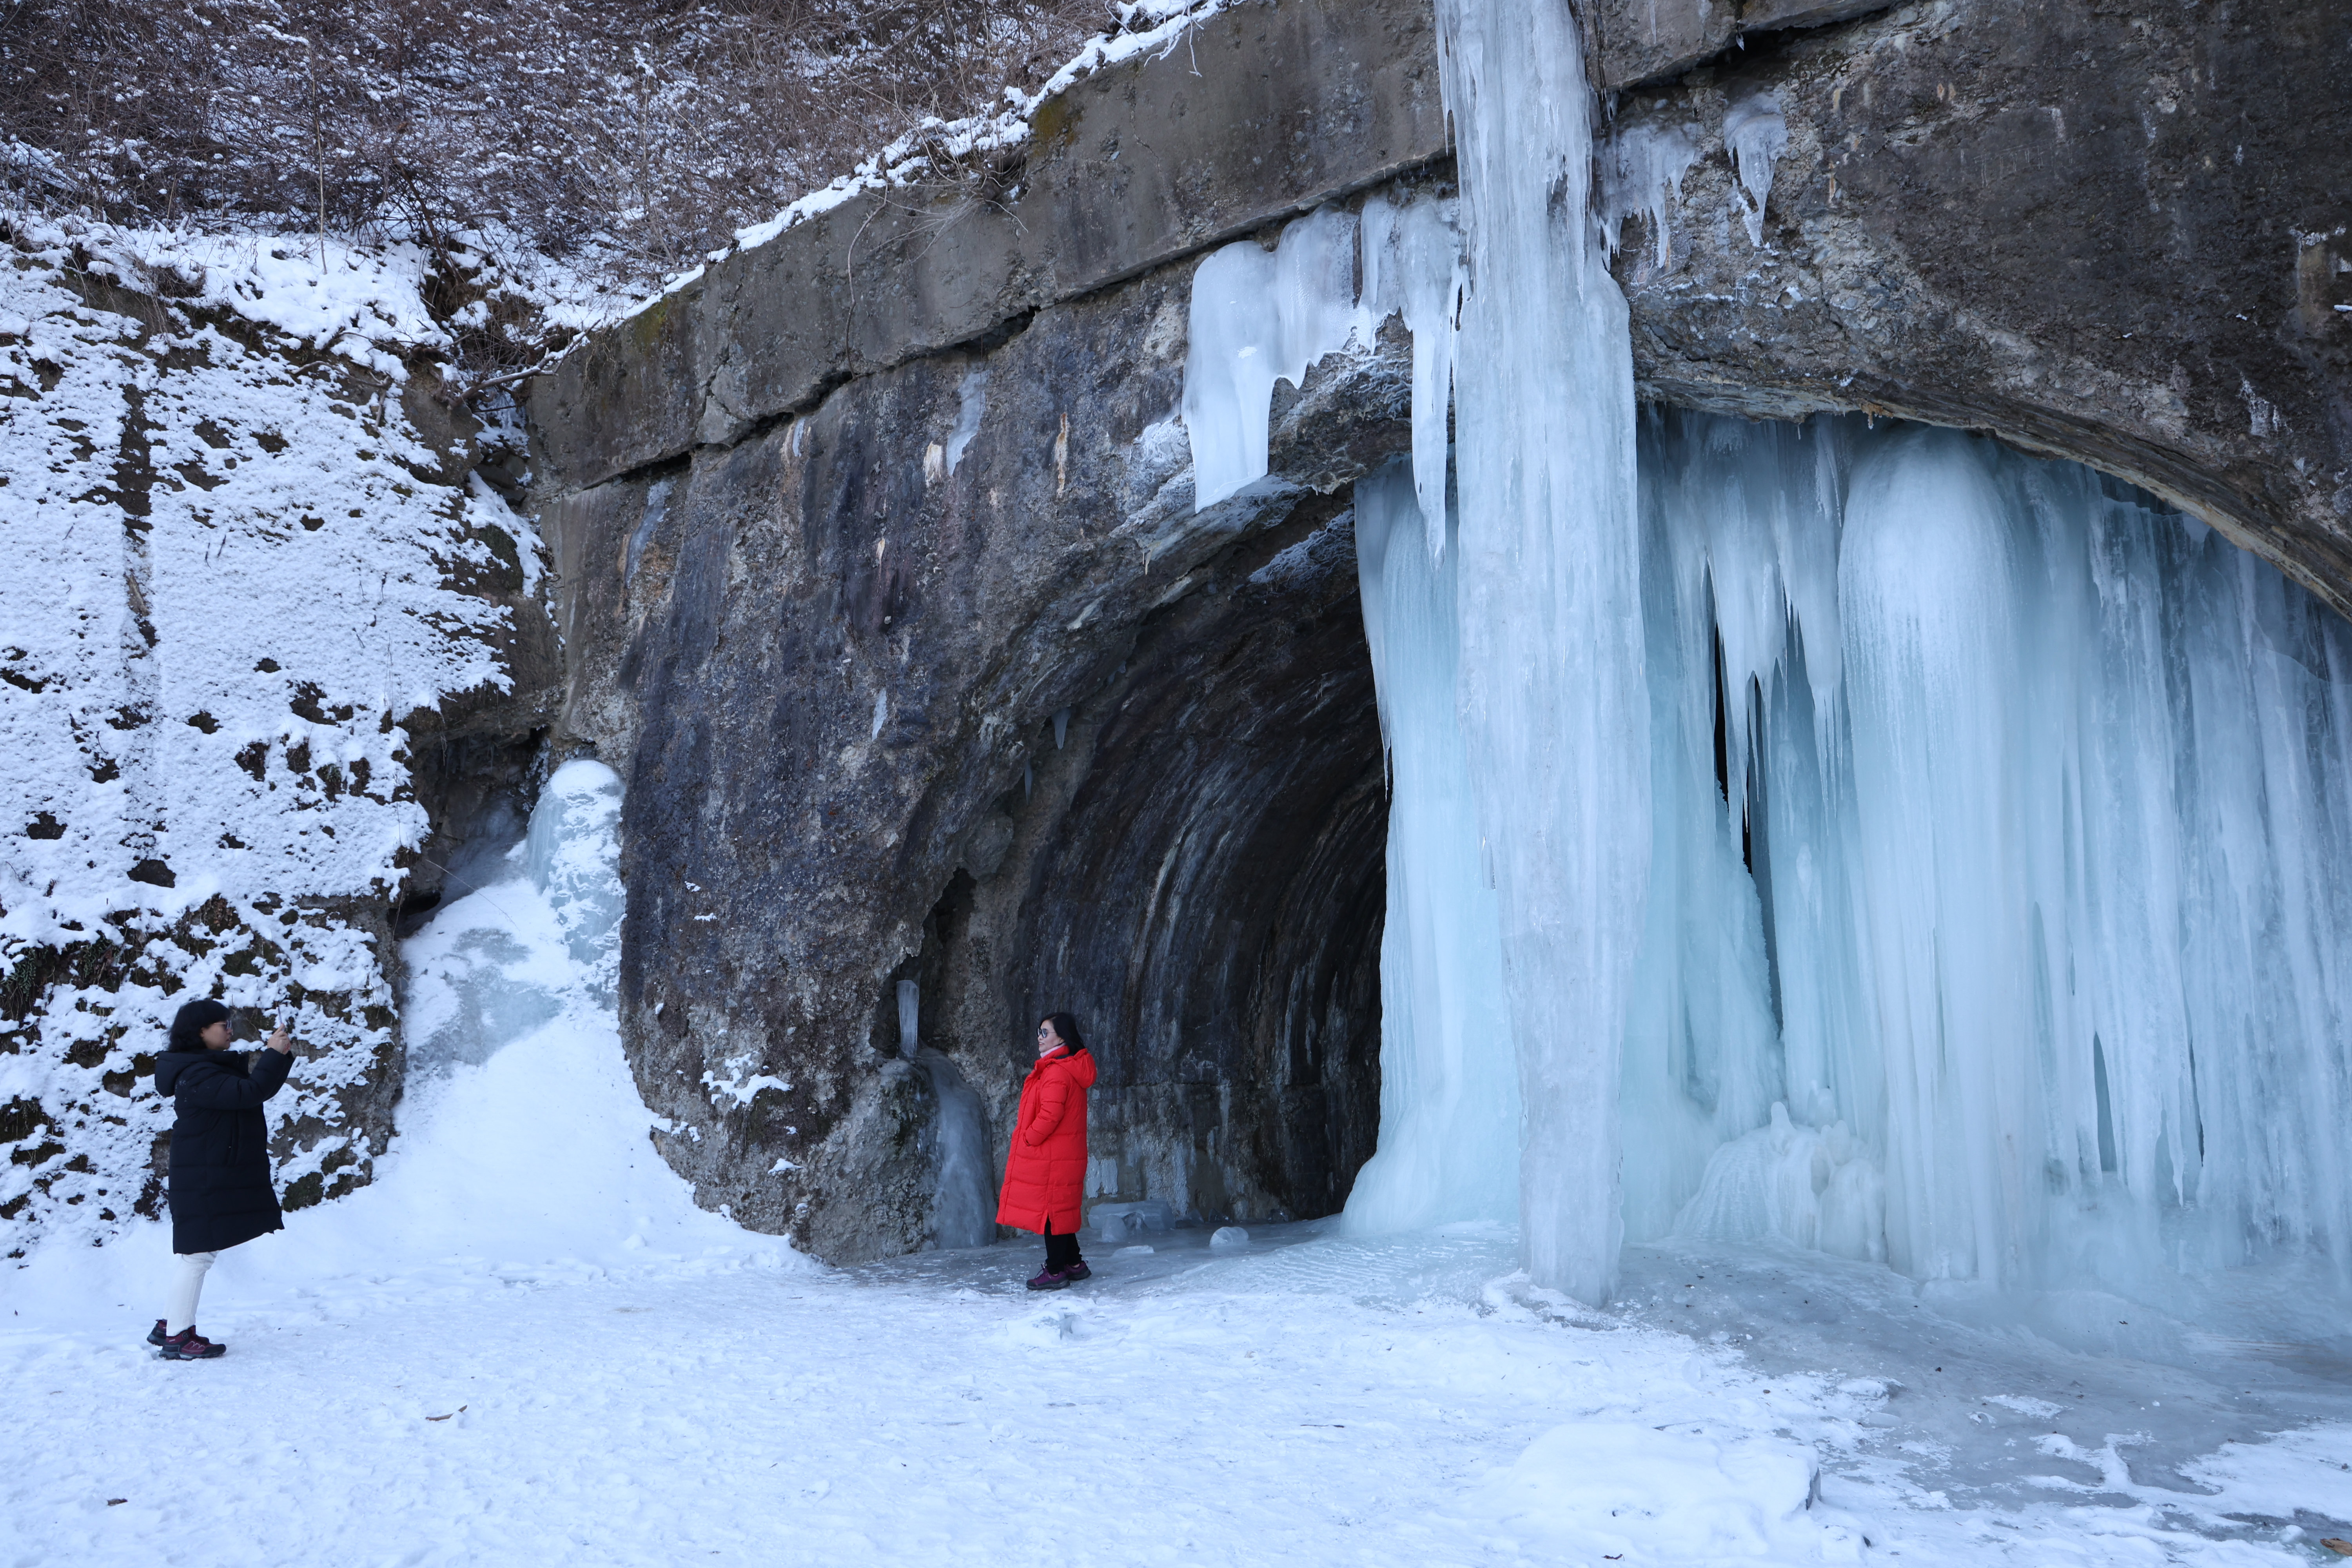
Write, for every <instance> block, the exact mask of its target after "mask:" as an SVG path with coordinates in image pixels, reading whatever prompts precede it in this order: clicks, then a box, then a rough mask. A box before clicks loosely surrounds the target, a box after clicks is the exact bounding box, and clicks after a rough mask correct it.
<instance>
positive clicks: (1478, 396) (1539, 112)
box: [1437, 0, 1650, 1302]
mask: <svg viewBox="0 0 2352 1568" xmlns="http://www.w3.org/2000/svg"><path fill="white" fill-rule="evenodd" d="M1437 18H1438V37H1439V49H1440V67H1441V71H1442V77H1443V81H1444V91H1445V101H1446V107H1447V109H1448V110H1450V111H1451V113H1452V114H1453V116H1454V126H1455V135H1456V147H1457V157H1458V166H1459V169H1460V173H1461V180H1462V230H1463V236H1464V240H1465V248H1466V253H1467V266H1466V273H1467V285H1466V290H1465V296H1464V301H1463V307H1462V328H1461V336H1460V339H1459V342H1458V343H1457V345H1456V355H1457V359H1456V363H1455V367H1454V419H1455V431H1456V437H1455V457H1454V462H1455V469H1456V474H1457V482H1458V486H1459V492H1460V509H1461V529H1460V541H1459V549H1460V563H1459V571H1460V574H1461V576H1460V589H1459V614H1460V617H1461V635H1462V667H1461V702H1462V714H1461V717H1462V729H1463V734H1464V738H1465V741H1466V742H1467V746H1468V753H1469V759H1470V773H1471V778H1472V782H1473V785H1474V788H1475V794H1476V797H1477V801H1478V815H1479V820H1480V823H1481V825H1482V832H1483V834H1484V837H1485V840H1486V843H1485V846H1484V854H1485V858H1486V860H1487V862H1488V863H1489V864H1490V865H1491V866H1492V868H1493V875H1494V879H1495V889H1496V895H1497V901H1498V904H1499V908H1500V912H1501V922H1502V943H1503V968H1504V980H1505V988H1506V990H1507V993H1508V995H1509V998H1510V1007H1511V1028H1512V1034H1513V1036H1514V1037H1515V1039H1516V1040H1517V1047H1518V1060H1519V1091H1520V1098H1521V1101H1522V1105H1523V1113H1524V1121H1523V1141H1522V1147H1521V1156H1520V1167H1519V1208H1520V1224H1521V1236H1522V1238H1523V1242H1522V1245H1523V1250H1524V1254H1525V1260H1526V1264H1527V1268H1528V1273H1529V1274H1530V1275H1531V1276H1532V1277H1533V1278H1534V1279H1536V1280H1537V1281H1538V1283H1541V1284H1546V1285H1552V1286H1557V1287H1559V1288H1560V1289H1565V1290H1567V1291H1569V1292H1570V1293H1571V1294H1573V1295H1575V1296H1577V1297H1580V1298H1581V1299H1582V1300H1587V1301H1593V1302H1598V1301H1601V1300H1606V1299H1607V1298H1608V1295H1609V1292H1610V1289H1611V1287H1612V1282H1613V1281H1614V1279H1615V1277H1616V1268H1617V1253H1618V1244H1619V1240H1620V1237H1621V1235H1622V1219H1621V1212H1620V1206H1619V1201H1618V1181H1619V1173H1618V1152H1619V1146H1620V1144H1619V1127H1618V1119H1617V1114H1616V1107H1617V1098H1618V1079H1619V1050H1620V1046H1621V1043H1622V1037H1623V1035H1624V1027H1625V1017H1626V1010H1627V999H1628V994H1629V990H1630V983H1631V980H1632V974H1633V961H1634V956H1635V951H1636V948H1637V946H1638V944H1639V942H1640V938H1641V932H1642V927H1643V900H1644V895H1645V893H1646V891H1647V886H1648V879H1649V860H1650V800H1649V745H1650V716H1649V700H1648V695H1647V689H1646V687H1645V685H1644V682H1643V632H1642V616H1641V559H1640V548H1639V531H1638V522H1637V516H1636V509H1635V495H1634V457H1633V355H1632V349H1631V342H1630V339H1629V336H1628V332H1627V327H1626V314H1625V303H1624V300H1623V297H1622V295H1620V294H1619V292H1618V290H1617V286H1616V284H1615V282H1614V281H1613V280H1612V279H1611V278H1610V276H1609V270H1608V267H1607V265H1606V261H1605V258H1603V257H1602V256H1601V255H1600V254H1599V252H1598V248H1597V240H1596V238H1595V236H1594V235H1593V232H1592V230H1591V226H1590V225H1589V223H1588V220H1587V215H1586V207H1587V200H1586V198H1587V186H1588V184H1589V182H1590V173H1591V161H1592V142H1591V113H1592V95H1591V91H1590V90H1589V89H1588V88H1587V86H1586V83H1585V79H1584V67H1583V61H1584V51H1583V45H1582V42H1581V40H1580V37H1578V33H1577V27H1576V22H1575V19H1574V17H1573V16H1570V13H1569V9H1568V6H1567V5H1566V4H1565V3H1564V0H1531V3H1528V4H1522V5H1505V4H1501V3H1500V0H1438V5H1437Z"/></svg>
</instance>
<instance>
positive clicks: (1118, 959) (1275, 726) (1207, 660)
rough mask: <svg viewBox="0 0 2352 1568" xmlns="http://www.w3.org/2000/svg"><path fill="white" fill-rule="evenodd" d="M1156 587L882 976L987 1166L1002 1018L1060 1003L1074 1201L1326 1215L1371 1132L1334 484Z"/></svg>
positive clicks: (1354, 692) (1339, 1199) (1372, 885)
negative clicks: (973, 1116) (1074, 1057)
mask: <svg viewBox="0 0 2352 1568" xmlns="http://www.w3.org/2000/svg"><path fill="white" fill-rule="evenodd" d="M1163 570H1165V569H1164V568H1163ZM1167 586H1168V593H1169V598H1168V600H1167V602H1166V603H1165V604H1164V605H1162V606H1161V607H1160V609H1158V610H1157V611H1155V612H1154V613H1153V615H1152V616H1150V618H1149V619H1148V620H1147V621H1146V622H1145V623H1144V624H1143V625H1142V626H1140V627H1139V629H1138V631H1137V633H1136V634H1135V636H1134V639H1133V642H1132V646H1131V647H1129V649H1128V650H1127V651H1126V655H1125V658H1124V660H1123V662H1121V663H1120V664H1119V665H1118V675H1117V677H1116V679H1113V680H1112V681H1111V682H1110V683H1109V684H1108V686H1106V687H1105V688H1103V689H1100V690H1098V691H1097V692H1096V693H1095V694H1094V695H1092V696H1091V697H1090V698H1088V699H1087V700H1083V701H1082V702H1081V703H1080V704H1079V705H1078V706H1076V708H1074V709H1071V710H1065V711H1064V712H1061V713H1057V714H1055V715H1054V717H1053V719H1052V720H1051V721H1049V722H1048V723H1047V724H1045V725H1044V726H1041V729H1040V732H1039V733H1038V735H1037V736H1036V737H1035V738H1034V741H1033V742H1032V744H1031V748H1030V752H1031V756H1032V758H1033V761H1032V763H1031V764H1030V766H1029V768H1028V771H1027V773H1026V774H1025V776H1024V777H1023V778H1022V779H1020V780H1017V781H1016V782H1015V783H1014V784H1013V788H1012V789H1011V790H1010V791H1008V792H1007V794H1006V795H1004V796H1003V797H1002V798H1001V799H1000V800H999V802H998V808H999V816H997V817H996V818H994V819H992V821H991V822H989V823H984V824H983V825H982V830H981V831H980V832H978V833H976V834H974V835H973V836H972V839H973V841H974V843H975V844H976V846H977V847H976V848H975V849H974V850H973V851H971V852H970V853H969V854H968V855H967V865H968V867H969V874H967V873H965V872H960V873H959V875H958V878H957V879H956V880H955V882H954V883H952V884H951V885H950V889H948V892H947V895H946V896H945V897H944V898H943V899H942V900H941V903H940V908H939V909H938V910H935V911H934V912H933V915H932V917H931V919H930V921H929V922H927V926H926V930H925V932H924V941H923V952H921V953H920V954H919V955H918V957H917V958H915V959H914V960H912V961H910V963H909V964H908V966H907V968H906V969H905V971H904V972H903V973H904V974H905V975H906V976H907V977H910V978H914V979H916V980H917V981H918V982H919V984H920V986H921V989H922V992H923V994H924V996H925V998H926V1016H927V1022H926V1026H925V1030H924V1032H925V1036H926V1038H927V1039H929V1040H934V1041H940V1042H941V1043H946V1042H948V1041H950V1039H951V1040H952V1041H953V1045H952V1047H951V1048H953V1049H954V1050H955V1051H956V1054H957V1055H958V1057H959V1058H960V1059H961V1062H962V1063H963V1064H964V1066H965V1069H966V1071H967V1072H968V1073H970V1074H971V1076H973V1078H974V1079H975V1081H977V1082H980V1083H981V1085H982V1090H983V1093H984V1094H985V1095H986V1096H987V1098H988V1100H989V1101H990V1104H991V1108H992V1131H993V1134H994V1137H995V1140H996V1142H997V1153H998V1157H999V1168H1000V1169H1001V1168H1002V1157H1003V1147H1004V1142H1005V1140H1006V1139H1007V1137H1008V1136H1009V1134H1010V1131H1011V1128H1012V1124H1013V1110H1014V1108H1015V1105H1016V1104H1017V1100H1018V1096H1019V1092H1020V1084H1021V1079H1022V1077H1023V1075H1024V1073H1025V1072H1026V1071H1027V1069H1028V1068H1029V1065H1030V1061H1031V1057H1030V1054H1029V1052H1028V1050H1027V1049H1026V1048H1025V1044H1026V1041H1027V1039H1028V1037H1029V1027H1028V1026H1029V1025H1030V1024H1031V1023H1032V1022H1033V1021H1034V1019H1035V1018H1036V1017H1038V1016H1041V1015H1043V1014H1045V1013H1047V1012H1052V1011H1058V1010H1068V1011H1070V1012H1072V1013H1075V1014H1076V1016H1077V1017H1078V1019H1079V1020H1080V1023H1081V1024H1082V1026H1084V1028H1085V1029H1086V1032H1087V1043H1088V1046H1089V1047H1090V1048H1091V1049H1092V1050H1093V1051H1094V1052H1095V1054H1096V1056H1097V1066H1098V1069H1099V1072H1100V1075H1101V1076H1100V1078H1099V1079H1097V1083H1096V1086H1095V1089H1094V1092H1093V1095H1092V1097H1091V1110H1090V1115H1091V1118H1092V1121H1091V1145H1092V1151H1093V1160H1092V1164H1091V1167H1090V1170H1089V1173H1088V1178H1087V1203H1088V1206H1089V1207H1090V1208H1091V1207H1092V1206H1093V1205H1095V1204H1097V1203H1107V1202H1134V1201H1142V1200H1158V1201H1160V1202H1163V1203H1165V1204H1167V1205H1169V1208H1170V1210H1171V1214H1172V1215H1174V1216H1175V1217H1177V1218H1180V1219H1182V1218H1188V1217H1189V1218H1192V1219H1197V1220H1200V1221H1204V1222H1210V1221H1217V1222H1222V1221H1228V1220H1230V1221H1240V1222H1247V1221H1252V1220H1276V1219H1305V1218H1311V1217H1314V1216H1318V1215H1328V1214H1332V1213H1336V1212H1337V1211H1338V1210H1339V1208H1340V1207H1341V1205H1344V1204H1345V1203H1346V1201H1347V1197H1348V1193H1349V1188H1350V1186H1351V1185H1352V1184H1353V1183H1354V1180H1355V1175H1356V1172H1357V1170H1358V1169H1359V1168H1360V1166H1361V1165H1362V1164H1363V1163H1364V1162H1365V1161H1366V1159H1368V1158H1369V1157H1370V1154H1371V1152H1372V1150H1373V1146H1374V1143H1375V1141H1376V1138H1377V1136H1378V1132H1379V1128H1380V1041H1381V1011H1380V1008H1381V980H1380V947H1381V921H1382V914H1383V903H1384V897H1383V895H1384V888H1385V862H1384V855H1385V845H1386V836H1387V828H1388V805H1387V797H1386V791H1385V787H1384V781H1383V777H1382V767H1381V734H1380V721H1379V717H1378V711H1377V709H1376V707H1375V704H1374V700H1373V689H1372V669H1371V662H1370V652H1369V649H1368V648H1367V646H1366V643H1365V638H1364V627H1363V619H1362V616H1361V613H1360V606H1359V603H1358V595H1357V583H1356V560H1355V542H1354V533H1353V518H1352V512H1351V511H1350V510H1349V503H1348V496H1347V494H1346V492H1344V491H1343V492H1341V493H1339V494H1338V495H1335V496H1329V497H1313V498H1309V499H1307V500H1305V501H1303V502H1302V503H1301V505H1300V506H1299V507H1298V508H1297V510H1295V511H1294V512H1293V514H1292V515H1291V517H1290V518H1289V520H1288V521H1286V523H1284V524H1283V525H1282V526H1280V527H1277V528H1275V529H1271V530H1267V531H1264V532H1259V533H1254V534H1253V535H1251V536H1250V537H1249V538H1248V539H1246V540H1244V541H1242V542H1236V543H1235V544H1234V545H1233V546H1232V547H1231V548H1230V549H1229V550H1228V551H1226V552H1224V554H1223V555H1222V556H1220V557H1218V558H1217V559H1216V560H1214V561H1213V562H1212V563H1210V565H1209V566H1208V567H1206V568H1195V569H1194V570H1193V571H1192V573H1191V574H1189V575H1188V576H1186V577H1183V578H1181V579H1179V578H1177V577H1176V576H1175V574H1171V581H1170V582H1169V584H1168V585H1167ZM973 862H977V864H972V863H973ZM894 1027H895V1024H892V1023H890V1022H889V1021H888V1020H886V1019H883V1018H881V1017H879V1016H877V1028H894ZM998 1041H1001V1042H1003V1047H995V1046H993V1045H992V1042H998Z"/></svg>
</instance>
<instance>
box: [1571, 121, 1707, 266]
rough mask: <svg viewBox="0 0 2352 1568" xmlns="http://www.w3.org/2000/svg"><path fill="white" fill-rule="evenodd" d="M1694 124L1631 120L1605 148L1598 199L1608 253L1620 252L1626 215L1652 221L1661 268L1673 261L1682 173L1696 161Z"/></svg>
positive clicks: (1680, 199) (1696, 143)
mask: <svg viewBox="0 0 2352 1568" xmlns="http://www.w3.org/2000/svg"><path fill="white" fill-rule="evenodd" d="M1695 130H1696V127H1695V126H1693V127H1683V126H1675V125H1652V124H1647V123H1643V124H1638V125H1629V126H1627V127H1626V128H1625V129H1624V130H1622V131H1621V132H1618V133H1617V134H1616V135H1614V136H1612V137H1611V138H1610V139H1609V141H1608V142H1607V143H1606V144H1605V145H1604V146H1603V147H1602V148H1601V199H1600V201H1599V202H1598V203H1596V204H1595V211H1596V216H1598V217H1599V219H1600V222H1601V234H1602V236H1603V237H1605V238H1606V240H1607V241H1608V245H1609V254H1610V255H1612V256H1614V255H1616V254H1617V251H1618V248H1619V246H1620V244H1621V242H1622V237H1623V236H1624V232H1625V219H1626V218H1627V217H1628V216H1630V215H1632V214H1633V213H1637V212H1638V213H1640V214H1642V215H1643V216H1645V217H1647V218H1648V219H1649V220H1650V243H1651V245H1652V246H1653V247H1654V248H1655V250H1656V253H1657V265H1658V268H1659V269H1660V270H1662V271H1663V270H1664V268H1668V267H1671V266H1672V265H1674V259H1675V247H1674V220H1673V212H1674V210H1675V208H1676V207H1678V206H1680V205H1681V204H1682V195H1683V176H1684V175H1685V174H1688V173H1689V172H1690V166H1691V165H1692V164H1693V163H1696V162H1698V141H1697V139H1696V137H1695V136H1694V135H1693V134H1692V132H1693V131H1695Z"/></svg>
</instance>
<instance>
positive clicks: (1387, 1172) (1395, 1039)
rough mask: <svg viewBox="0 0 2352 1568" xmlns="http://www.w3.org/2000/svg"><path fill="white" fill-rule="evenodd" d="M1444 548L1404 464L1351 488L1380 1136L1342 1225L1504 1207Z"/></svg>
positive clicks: (1506, 1096)
mask: <svg viewBox="0 0 2352 1568" xmlns="http://www.w3.org/2000/svg"><path fill="white" fill-rule="evenodd" d="M1457 554H1458V552H1454V551H1450V550H1449V551H1446V552H1444V554H1443V555H1442V556H1440V555H1435V554H1433V552H1432V551H1431V550H1430V549H1429V548H1428V545H1427V543H1426V542H1425V539H1424V537H1423V531H1422V516H1421V507H1420V502H1419V500H1418V498H1417V497H1416V496H1415V494H1414V492H1413V479H1412V474H1411V473H1410V472H1408V471H1407V469H1406V468H1405V466H1404V465H1402V464H1399V463H1391V464H1390V465H1389V466H1388V467H1387V468H1382V469H1381V470H1380V471H1378V472H1377V473H1374V474H1372V475H1370V476H1369V477H1367V478H1366V479H1362V480H1361V481H1360V482H1359V483H1358V484H1357V486H1356V563H1357V571H1358V574H1359V577H1360V581H1361V584H1362V604H1363V611H1364V636H1365V640H1366V641H1367V642H1369V643H1370V645H1371V652H1372V679H1373V682H1374V685H1375V688H1376V689H1377V690H1378V692H1379V696H1380V710H1381V734H1382V736H1383V737H1384V739H1385V742H1386V745H1387V751H1388V766H1389V777H1390V784H1391V793H1390V805H1389V839H1388V915H1387V919H1386V921H1385V922H1384V924H1383V925H1382V927H1381V1134H1380V1143H1379V1147H1378V1148H1377V1149H1376V1150H1375V1151H1374V1152H1373V1154H1372V1157H1371V1159H1370V1160H1369V1161H1368V1162H1366V1163H1365V1164H1364V1166H1363V1168H1362V1169H1361V1170H1360V1171H1359V1172H1358V1173H1356V1184H1355V1187H1354V1188H1353V1190H1352V1191H1350V1192H1349V1194H1348V1207H1347V1219H1348V1227H1349V1229H1351V1230H1358V1231H1377V1230H1400V1229H1405V1228H1409V1227H1414V1226H1429V1225H1437V1224H1441V1223H1444V1222H1445V1221H1449V1220H1462V1219H1510V1218H1512V1217H1514V1216H1515V1215H1517V1213H1518V1173H1517V1149H1518V1127H1519V1096H1518V1068H1517V1058H1516V1056H1515V1054H1514V1052H1513V1049H1512V1045H1511V1019H1510V1010H1509V1007H1508V1006H1507V1003H1506V1001H1505V995H1504V989H1503V966H1502V926H1501V916H1500V911H1499V910H1498V909H1497V907H1496V900H1495V890H1494V888H1493V887H1492V885H1491V884H1490V883H1489V882H1488V880H1487V878H1486V868H1485V864H1484V858H1483V857H1482V855H1481V852H1480V840H1479V837H1478V810H1477V805H1476V803H1475V801H1474V800H1473V798H1472V796H1471V790H1470V761H1469V756H1468V753H1467V752H1465V749H1464V746H1463V741H1462V731H1461V726H1460V725H1459V724H1458V723H1457V722H1456V721H1455V718H1454V711H1455V710H1454V681H1455V670H1456V666H1457V664H1458V662H1459V652H1458V650H1459V647H1460V644H1461V633H1460V629H1459V626H1458V625H1457V623H1456V621H1455V618H1454V592H1455V582H1454V578H1455V573H1454V561H1455V559H1456V557H1457ZM1498 1156H1499V1157H1498Z"/></svg>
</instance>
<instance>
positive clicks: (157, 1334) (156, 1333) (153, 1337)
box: [147, 1318, 172, 1345]
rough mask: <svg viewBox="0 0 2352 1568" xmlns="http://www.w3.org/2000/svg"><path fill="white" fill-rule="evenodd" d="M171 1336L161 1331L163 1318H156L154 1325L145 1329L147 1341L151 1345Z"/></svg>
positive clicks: (160, 1342)
mask: <svg viewBox="0 0 2352 1568" xmlns="http://www.w3.org/2000/svg"><path fill="white" fill-rule="evenodd" d="M171 1337H172V1336H171V1335H169V1334H167V1333H165V1332H164V1331H163V1319H161V1318H158V1319H156V1320H155V1326H154V1327H153V1328H152V1329H150V1330H148V1331H147V1342H148V1343H149V1344H151V1345H160V1344H162V1343H163V1342H164V1341H165V1340H167V1339H170V1338H171Z"/></svg>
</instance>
